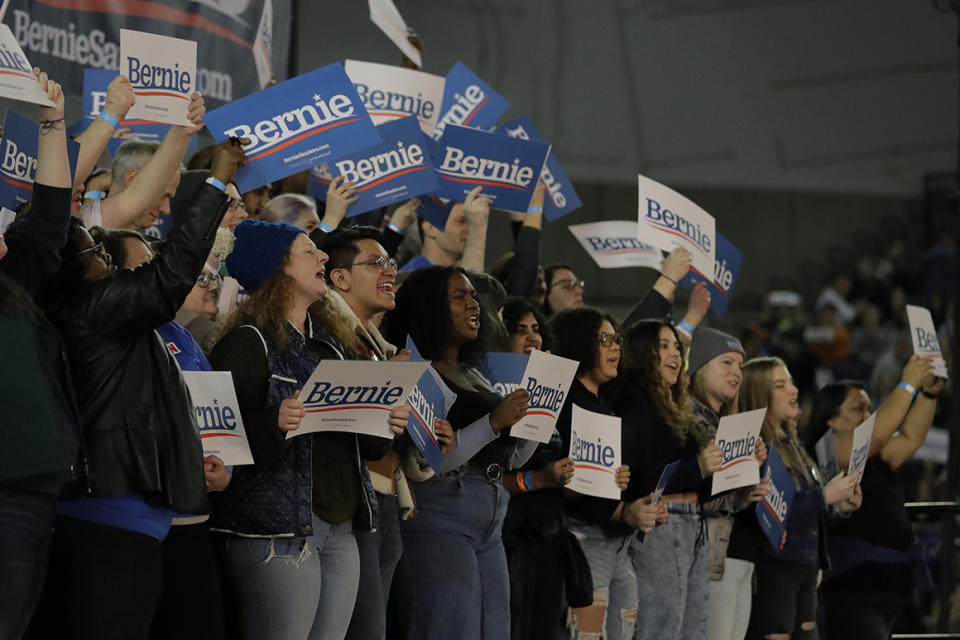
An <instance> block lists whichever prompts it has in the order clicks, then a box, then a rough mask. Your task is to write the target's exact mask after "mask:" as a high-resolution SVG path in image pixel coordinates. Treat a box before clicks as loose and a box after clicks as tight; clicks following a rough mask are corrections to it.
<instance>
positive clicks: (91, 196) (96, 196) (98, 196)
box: [83, 191, 107, 200]
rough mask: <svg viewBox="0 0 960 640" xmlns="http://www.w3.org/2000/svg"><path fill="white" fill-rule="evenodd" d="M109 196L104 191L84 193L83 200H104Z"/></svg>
mask: <svg viewBox="0 0 960 640" xmlns="http://www.w3.org/2000/svg"><path fill="white" fill-rule="evenodd" d="M105 195H107V194H105V193H104V192H103V191H84V192H83V199H84V200H103V197H104V196H105Z"/></svg>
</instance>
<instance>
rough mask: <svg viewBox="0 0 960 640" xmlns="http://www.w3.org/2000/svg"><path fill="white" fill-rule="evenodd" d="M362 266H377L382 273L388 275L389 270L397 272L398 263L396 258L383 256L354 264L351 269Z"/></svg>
mask: <svg viewBox="0 0 960 640" xmlns="http://www.w3.org/2000/svg"><path fill="white" fill-rule="evenodd" d="M362 264H365V265H370V266H375V267H376V268H377V270H378V271H380V273H386V272H387V269H393V270H394V271H396V270H397V261H396V259H395V258H389V259H387V258H384V257H383V256H377V257H375V258H370V259H368V260H364V261H363V262H354V263H353V264H352V265H350V266H351V267H358V266H360V265H362Z"/></svg>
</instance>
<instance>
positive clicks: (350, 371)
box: [287, 360, 430, 438]
mask: <svg viewBox="0 0 960 640" xmlns="http://www.w3.org/2000/svg"><path fill="white" fill-rule="evenodd" d="M429 366H430V363H429V362H371V361H366V360H360V361H350V360H324V361H322V362H321V363H320V364H319V365H317V368H316V369H315V370H314V371H313V373H312V374H310V379H309V380H307V383H306V384H305V385H303V389H302V390H301V391H300V401H301V402H303V406H304V410H305V411H306V415H305V416H304V418H303V422H301V423H300V428H299V429H296V430H295V431H290V432H288V433H287V437H288V438H293V437H295V436H300V435H303V434H305V433H313V432H315V431H349V432H351V433H364V434H368V435H372V436H379V437H381V438H393V435H394V434H393V431H391V430H390V427H389V425H388V423H387V418H388V417H389V415H390V410H391V409H392V408H393V407H394V406H396V405H399V404H403V403H404V402H406V401H407V396H409V395H410V392H411V391H413V387H414V386H415V385H416V384H417V382H418V381H419V380H420V376H422V375H423V372H424V371H426V370H427V367H429Z"/></svg>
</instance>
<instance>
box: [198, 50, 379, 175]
mask: <svg viewBox="0 0 960 640" xmlns="http://www.w3.org/2000/svg"><path fill="white" fill-rule="evenodd" d="M203 119H204V121H206V123H207V127H208V128H209V129H210V134H211V135H213V137H214V139H215V140H216V141H217V142H223V141H224V140H226V139H227V138H229V137H231V136H237V137H240V138H248V139H249V140H250V142H249V143H248V144H247V145H245V146H244V147H243V149H244V151H245V152H246V154H247V164H246V165H245V166H244V167H243V168H242V169H240V171H238V172H237V175H236V177H235V180H236V182H237V185H238V187H239V189H240V193H246V192H247V191H252V190H253V189H256V188H257V187H260V186H263V185H265V184H267V183H269V182H273V181H275V180H279V179H280V178H285V177H286V176H289V175H293V174H294V173H298V172H300V171H304V170H306V169H309V168H310V167H314V166H316V165H318V164H320V163H321V162H323V161H325V160H330V159H333V158H338V157H341V156H345V155H348V154H350V153H353V152H354V151H359V150H360V149H365V148H367V147H370V146H373V145H375V144H377V143H379V142H380V136H379V134H377V129H376V127H374V126H373V123H372V122H371V121H370V117H369V116H368V115H367V111H366V109H364V108H363V104H362V103H361V101H360V97H359V96H358V95H357V92H356V91H355V90H354V88H353V83H351V82H350V79H349V78H348V77H347V74H346V73H345V72H344V70H343V67H342V66H341V65H340V64H339V63H334V64H331V65H328V66H326V67H323V68H320V69H316V70H314V71H311V72H309V73H305V74H303V75H302V76H297V77H296V78H292V79H290V80H287V81H286V82H281V83H280V84H277V85H274V86H272V87H270V88H268V89H264V90H263V91H258V92H257V93H253V94H251V95H249V96H247V97H245V98H241V99H240V100H234V101H233V102H231V103H229V104H226V105H224V106H222V107H220V108H219V109H215V110H213V111H211V112H210V113H207V114H206V115H205V116H204V117H203Z"/></svg>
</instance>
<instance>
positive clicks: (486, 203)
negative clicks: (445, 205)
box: [463, 185, 493, 226]
mask: <svg viewBox="0 0 960 640" xmlns="http://www.w3.org/2000/svg"><path fill="white" fill-rule="evenodd" d="M482 190H483V187H481V186H479V185H478V186H476V187H474V188H473V189H471V190H470V193H468V194H467V197H466V199H464V201H463V215H464V217H465V218H466V219H467V225H468V226H469V225H471V224H472V225H477V224H480V223H485V222H486V221H487V219H488V218H489V217H490V205H491V204H493V201H492V200H490V198H488V197H486V196H485V195H483V194H482V193H480V192H481V191H482Z"/></svg>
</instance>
